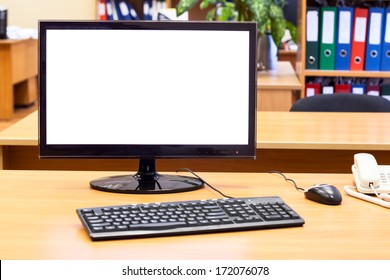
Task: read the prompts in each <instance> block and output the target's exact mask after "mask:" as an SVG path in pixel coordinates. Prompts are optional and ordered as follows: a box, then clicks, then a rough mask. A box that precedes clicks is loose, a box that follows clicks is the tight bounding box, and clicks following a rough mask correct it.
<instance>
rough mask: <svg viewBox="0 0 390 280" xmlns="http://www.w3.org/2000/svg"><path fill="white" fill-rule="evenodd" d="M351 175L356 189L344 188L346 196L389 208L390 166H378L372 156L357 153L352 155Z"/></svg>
mask: <svg viewBox="0 0 390 280" xmlns="http://www.w3.org/2000/svg"><path fill="white" fill-rule="evenodd" d="M352 174H353V176H354V178H355V184H356V188H355V187H351V186H344V190H345V192H346V193H347V194H349V195H351V196H354V197H356V198H359V199H362V200H366V201H369V202H371V203H375V204H378V205H381V206H383V207H386V208H390V165H378V164H377V162H376V160H375V158H374V156H373V155H371V154H367V153H359V154H355V155H354V164H353V165H352ZM353 189H357V191H355V190H353ZM372 194H375V196H372Z"/></svg>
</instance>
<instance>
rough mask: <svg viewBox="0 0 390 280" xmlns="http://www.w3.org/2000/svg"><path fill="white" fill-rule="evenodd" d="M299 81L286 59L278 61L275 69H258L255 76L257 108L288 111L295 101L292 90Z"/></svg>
mask: <svg viewBox="0 0 390 280" xmlns="http://www.w3.org/2000/svg"><path fill="white" fill-rule="evenodd" d="M300 89H301V83H300V81H299V79H298V77H297V75H296V73H295V71H294V68H293V67H292V65H291V63H290V62H288V61H278V65H277V70H276V71H259V72H258V76H257V110H259V111H288V110H289V109H290V107H291V105H292V104H293V102H294V101H295V97H294V91H295V90H300Z"/></svg>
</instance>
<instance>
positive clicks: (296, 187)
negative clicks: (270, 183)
mask: <svg viewBox="0 0 390 280" xmlns="http://www.w3.org/2000/svg"><path fill="white" fill-rule="evenodd" d="M268 173H271V174H279V175H281V176H282V177H283V178H284V180H286V181H287V182H291V183H293V185H294V187H295V189H297V190H299V191H305V189H303V188H300V187H298V186H297V183H295V181H294V180H293V179H291V178H287V177H286V175H284V174H283V173H282V172H280V171H269V172H268Z"/></svg>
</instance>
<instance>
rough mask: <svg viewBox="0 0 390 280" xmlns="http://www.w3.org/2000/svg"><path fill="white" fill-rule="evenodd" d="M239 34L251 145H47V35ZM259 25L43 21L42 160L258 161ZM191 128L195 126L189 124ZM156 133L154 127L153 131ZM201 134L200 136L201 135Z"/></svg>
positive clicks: (40, 52) (41, 69) (41, 53)
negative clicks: (245, 36) (244, 36)
mask: <svg viewBox="0 0 390 280" xmlns="http://www.w3.org/2000/svg"><path fill="white" fill-rule="evenodd" d="M129 28H131V29H145V30H147V29H163V30H239V31H248V32H249V40H250V43H249V51H248V53H249V56H248V59H249V92H248V95H249V102H248V103H249V104H248V106H249V110H248V114H249V116H248V120H249V127H248V129H249V133H248V144H247V145H49V144H48V143H47V141H46V132H47V130H46V129H47V128H46V117H47V116H46V109H47V108H46V57H45V53H46V31H47V30H50V29H66V30H71V29H129ZM256 42H257V24H256V23H254V22H203V21H196V22H195V21H180V22H179V21H40V22H39V71H38V80H39V157H40V158H147V159H157V158H255V156H256V112H257V65H256ZM189 125H191V124H189ZM151 129H152V127H151ZM198 133H199V132H198Z"/></svg>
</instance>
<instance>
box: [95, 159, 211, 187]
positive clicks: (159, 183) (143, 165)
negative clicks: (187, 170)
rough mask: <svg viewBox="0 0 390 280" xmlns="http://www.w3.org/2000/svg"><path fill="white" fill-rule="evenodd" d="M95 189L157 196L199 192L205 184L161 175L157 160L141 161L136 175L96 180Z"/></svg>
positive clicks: (191, 179)
mask: <svg viewBox="0 0 390 280" xmlns="http://www.w3.org/2000/svg"><path fill="white" fill-rule="evenodd" d="M90 186H91V188H93V189H96V190H100V191H107V192H119V193H135V194H156V193H175V192H186V191H192V190H197V189H200V188H202V187H203V182H202V181H201V180H199V179H198V178H195V177H188V176H178V175H160V174H159V173H157V172H156V160H155V159H142V158H141V159H140V160H139V166H138V172H137V173H136V174H135V175H121V176H112V177H105V178H100V179H96V180H93V181H91V182H90Z"/></svg>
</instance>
